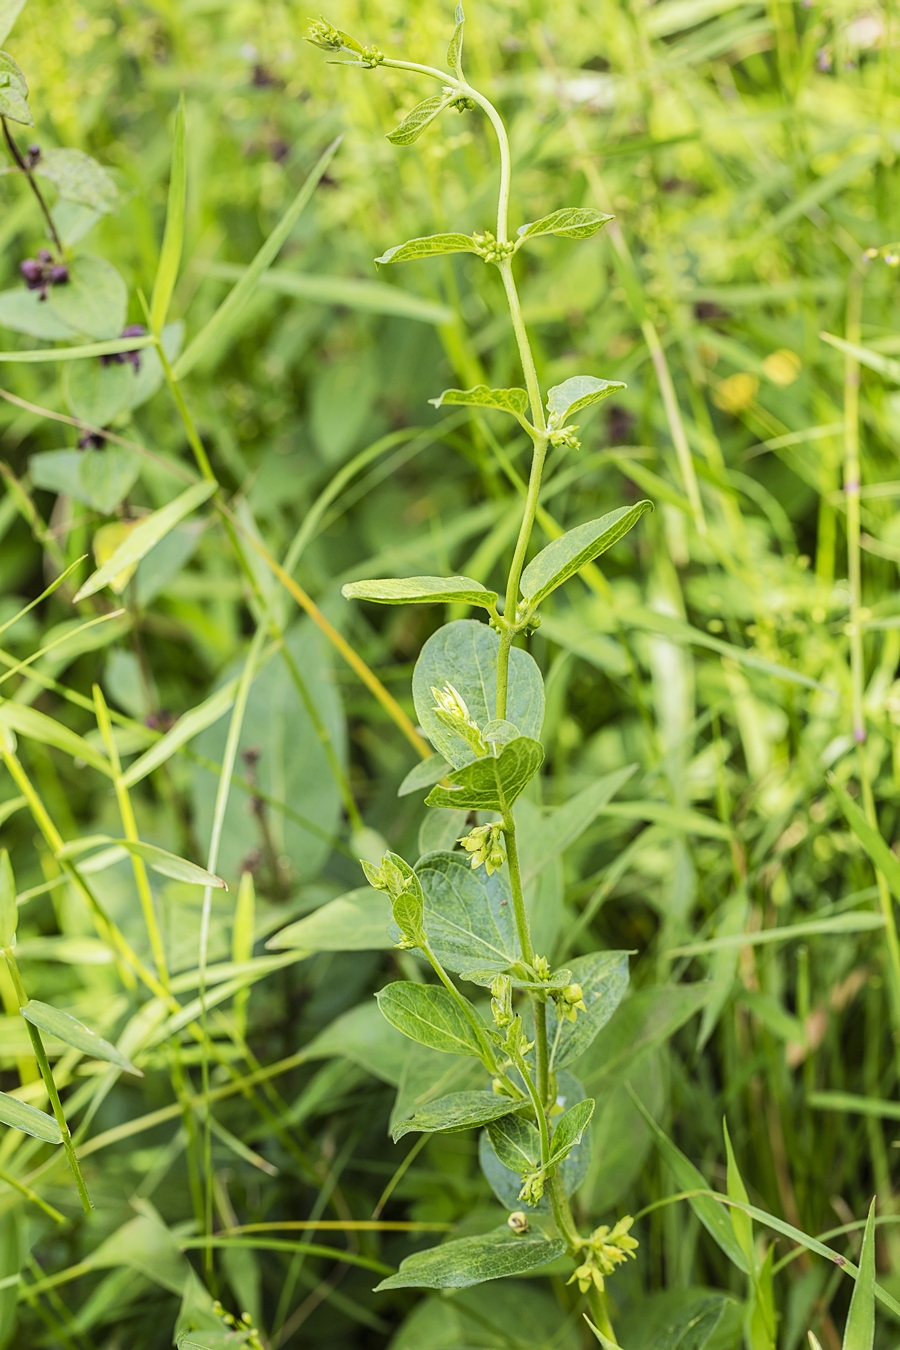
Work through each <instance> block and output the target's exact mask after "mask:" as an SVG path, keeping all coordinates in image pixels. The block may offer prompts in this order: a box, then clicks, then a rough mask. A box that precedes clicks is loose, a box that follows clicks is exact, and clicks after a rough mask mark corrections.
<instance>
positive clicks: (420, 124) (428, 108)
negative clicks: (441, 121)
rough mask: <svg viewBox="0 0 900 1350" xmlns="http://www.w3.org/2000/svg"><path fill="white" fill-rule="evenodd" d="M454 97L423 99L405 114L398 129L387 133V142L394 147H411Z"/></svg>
mask: <svg viewBox="0 0 900 1350" xmlns="http://www.w3.org/2000/svg"><path fill="white" fill-rule="evenodd" d="M454 97H455V95H451V96H450V97H449V98H448V96H447V95H446V94H435V95H434V96H433V97H432V98H426V99H423V100H422V102H421V103H417V104H416V106H415V107H414V108H413V110H412V112H408V113H407V114H406V116H405V117H404V119H403V121H402V122H401V123H400V125H399V126H398V127H394V130H393V131H389V132H388V133H387V138H388V140H389V141H391V142H392V143H393V144H394V145H412V143H413V141H417V140H418V139H419V137H420V136H421V134H422V132H423V131H424V130H425V128H426V127H427V126H430V125H431V123H432V122H433V121H434V119H435V118H436V117H438V116H440V114H441V113H442V112H443V111H444V109H445V108H447V107H449V105H450V104H451V103H452V102H453V98H454Z"/></svg>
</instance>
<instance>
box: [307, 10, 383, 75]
mask: <svg viewBox="0 0 900 1350" xmlns="http://www.w3.org/2000/svg"><path fill="white" fill-rule="evenodd" d="M306 40H307V42H311V43H312V45H313V46H314V47H321V49H322V51H323V52H352V54H353V55H354V56H357V57H359V61H360V64H361V65H364V66H368V67H369V68H370V69H371V67H372V66H380V65H381V63H382V61H383V60H384V52H381V51H379V49H378V48H377V47H364V46H363V45H362V43H361V42H357V40H356V38H353V37H351V36H350V34H349V33H342V32H341V30H340V28H335V27H334V25H333V24H330V23H329V22H328V20H327V19H310V23H309V31H308V32H307V34H306Z"/></svg>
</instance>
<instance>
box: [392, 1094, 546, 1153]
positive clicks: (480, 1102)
mask: <svg viewBox="0 0 900 1350" xmlns="http://www.w3.org/2000/svg"><path fill="white" fill-rule="evenodd" d="M520 1105H521V1103H516V1102H514V1101H512V1100H511V1098H509V1097H498V1095H497V1093H496V1092H451V1093H450V1094H449V1096H447V1097H438V1099H437V1101H434V1102H429V1104H428V1105H427V1106H425V1107H423V1109H422V1110H421V1111H417V1112H416V1114H415V1115H414V1116H412V1117H411V1118H410V1119H409V1120H399V1121H397V1123H396V1124H395V1125H394V1127H393V1129H392V1130H391V1136H392V1138H393V1140H394V1143H396V1142H397V1140H398V1139H402V1138H403V1136H404V1135H405V1134H410V1133H412V1132H414V1131H421V1133H422V1134H437V1133H438V1132H440V1133H442V1134H455V1133H456V1132H457V1131H458V1130H471V1129H473V1128H474V1127H475V1126H476V1125H487V1124H488V1122H489V1121H492V1120H499V1119H500V1117H501V1116H506V1115H509V1113H510V1112H511V1111H515V1110H516V1109H517V1107H519V1106H520Z"/></svg>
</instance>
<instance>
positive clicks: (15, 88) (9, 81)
mask: <svg viewBox="0 0 900 1350" xmlns="http://www.w3.org/2000/svg"><path fill="white" fill-rule="evenodd" d="M0 117H6V118H8V119H9V121H10V122H21V123H22V124H23V126H26V127H33V126H34V118H33V117H32V115H31V109H30V108H29V106H28V85H27V84H26V83H25V76H24V75H23V74H22V72H21V70H20V69H19V67H18V66H17V65H16V63H15V61H14V60H13V59H12V57H11V56H10V55H9V53H8V52H0Z"/></svg>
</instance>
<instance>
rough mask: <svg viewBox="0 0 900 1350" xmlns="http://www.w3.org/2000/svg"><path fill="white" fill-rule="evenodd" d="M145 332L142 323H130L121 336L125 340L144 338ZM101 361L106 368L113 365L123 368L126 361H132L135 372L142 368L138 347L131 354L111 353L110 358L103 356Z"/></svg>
mask: <svg viewBox="0 0 900 1350" xmlns="http://www.w3.org/2000/svg"><path fill="white" fill-rule="evenodd" d="M145 331H146V330H145V328H144V325H143V324H142V323H129V324H126V325H125V327H124V328H123V329H122V333H121V336H122V337H123V338H130V337H143V336H144V332H145ZM100 360H101V362H102V363H103V365H104V366H108V365H112V364H115V365H117V366H121V365H123V364H124V363H125V362H126V361H130V362H131V364H132V365H133V366H134V368H135V371H138V370H140V368H141V350H140V348H139V347H138V348H136V349H135V350H134V351H131V352H110V354H109V355H108V356H101V357H100Z"/></svg>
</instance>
